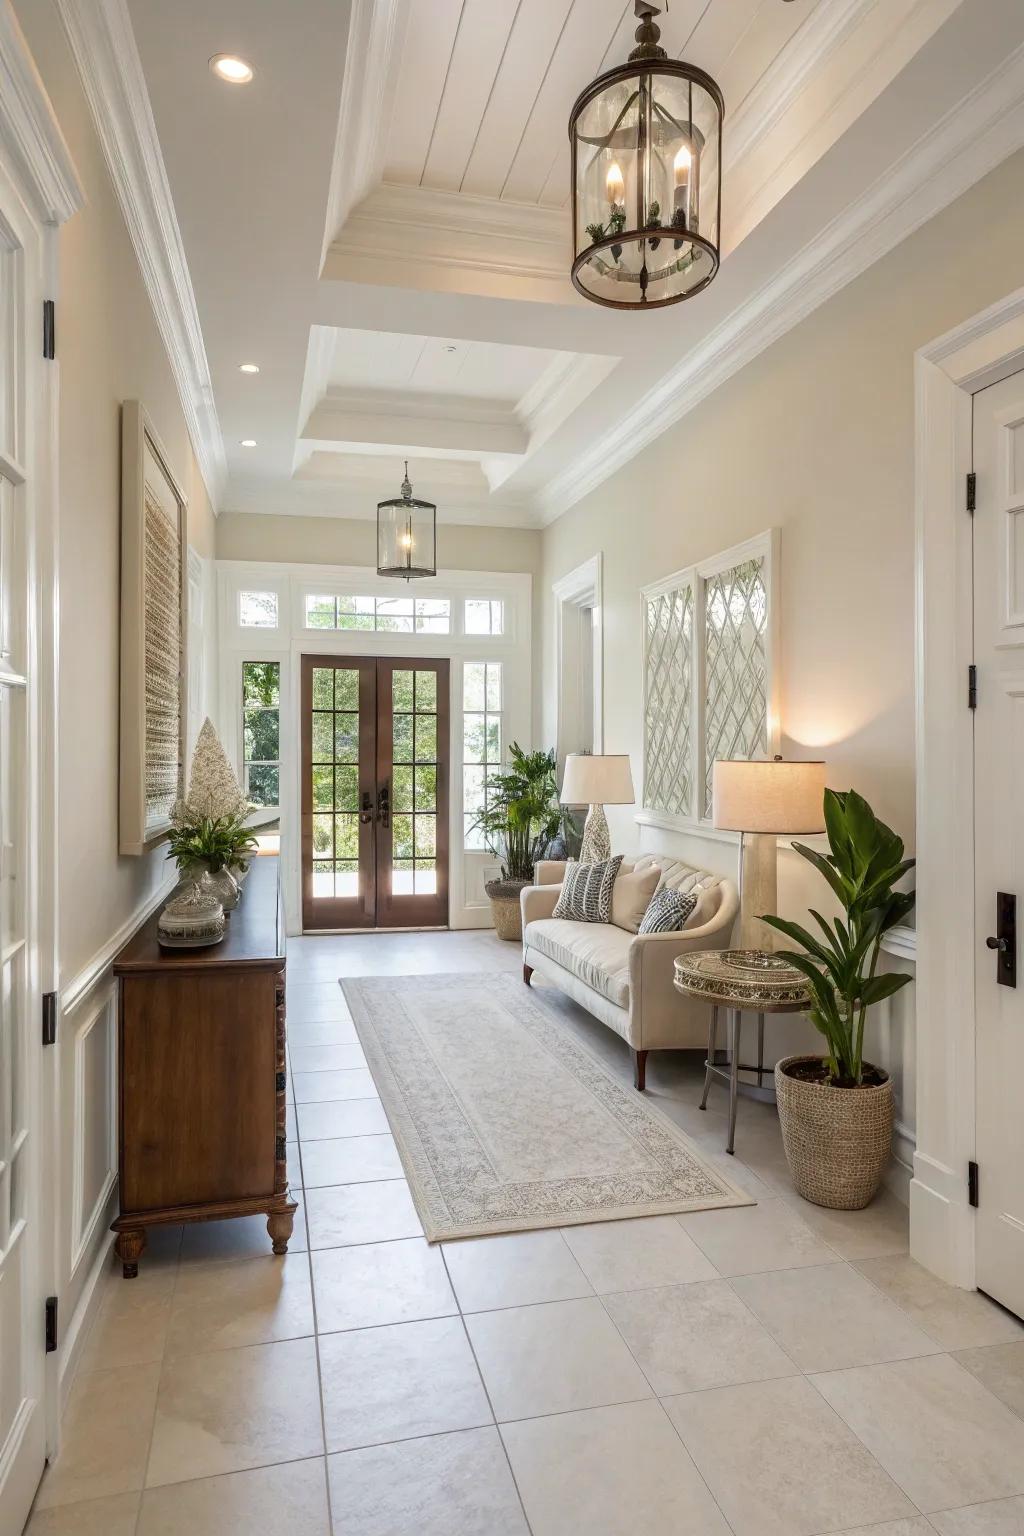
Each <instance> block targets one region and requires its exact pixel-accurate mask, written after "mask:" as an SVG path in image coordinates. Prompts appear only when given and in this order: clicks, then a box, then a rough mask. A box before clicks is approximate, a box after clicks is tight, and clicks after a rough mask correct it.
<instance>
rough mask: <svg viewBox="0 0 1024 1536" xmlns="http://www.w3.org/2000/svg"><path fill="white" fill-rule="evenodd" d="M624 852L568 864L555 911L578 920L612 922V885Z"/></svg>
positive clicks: (570, 919)
mask: <svg viewBox="0 0 1024 1536" xmlns="http://www.w3.org/2000/svg"><path fill="white" fill-rule="evenodd" d="M621 863H622V855H621V853H620V854H617V855H616V857H615V858H613V859H603V860H602V861H601V863H599V864H577V863H572V864H567V865H566V869H565V876H564V878H563V880H562V894H561V895H560V896H559V898H558V903H557V905H556V907H555V910H554V912H553V914H552V916H554V917H563V918H567V919H568V920H569V921H570V922H574V923H608V922H610V921H611V916H612V887H613V886H614V884H615V877H616V875H617V874H618V872H619V865H620V864H621Z"/></svg>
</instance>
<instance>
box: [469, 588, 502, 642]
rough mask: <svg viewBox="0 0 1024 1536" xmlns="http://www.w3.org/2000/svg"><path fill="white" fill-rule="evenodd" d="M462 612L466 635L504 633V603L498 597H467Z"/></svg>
mask: <svg viewBox="0 0 1024 1536" xmlns="http://www.w3.org/2000/svg"><path fill="white" fill-rule="evenodd" d="M462 612H463V626H464V628H465V631H466V634H467V635H503V634H504V633H505V604H504V602H503V601H502V600H501V598H500V597H467V598H466V600H465V602H464V604H463V610H462Z"/></svg>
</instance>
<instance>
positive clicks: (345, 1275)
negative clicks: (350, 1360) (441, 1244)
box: [312, 1238, 458, 1333]
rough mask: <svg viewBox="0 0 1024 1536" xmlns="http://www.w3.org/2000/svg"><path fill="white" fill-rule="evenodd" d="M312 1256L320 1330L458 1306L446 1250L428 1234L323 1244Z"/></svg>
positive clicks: (447, 1311)
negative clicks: (332, 1245) (432, 1244)
mask: <svg viewBox="0 0 1024 1536" xmlns="http://www.w3.org/2000/svg"><path fill="white" fill-rule="evenodd" d="M312 1260H313V1290H314V1293H315V1296H316V1325H317V1332H318V1333H336V1332H337V1331H338V1330H339V1329H342V1328H373V1327H377V1326H378V1325H380V1324H382V1323H408V1322H413V1321H415V1320H416V1319H418V1318H425V1317H446V1316H450V1315H451V1314H452V1313H454V1312H457V1311H458V1308H457V1306H456V1304H455V1297H454V1296H453V1294H452V1288H451V1286H450V1285H449V1284H448V1276H447V1274H446V1272H445V1267H444V1260H443V1259H442V1257H441V1253H440V1250H439V1249H437V1248H431V1247H429V1246H428V1245H427V1243H426V1242H425V1241H424V1239H423V1238H409V1239H403V1240H401V1241H400V1242H394V1243H367V1244H365V1245H364V1246H362V1247H355V1248H322V1249H318V1250H317V1251H316V1252H315V1253H314V1254H313V1255H312Z"/></svg>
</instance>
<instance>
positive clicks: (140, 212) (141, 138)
mask: <svg viewBox="0 0 1024 1536" xmlns="http://www.w3.org/2000/svg"><path fill="white" fill-rule="evenodd" d="M57 7H58V9H59V11H60V15H61V19H62V21H63V23H64V28H65V31H66V32H67V35H68V41H69V42H70V44H71V51H72V53H73V55H74V59H75V63H76V64H77V66H78V72H79V74H80V76H81V78H82V84H83V86H84V88H85V94H86V98H87V99H88V102H89V107H90V110H91V112H92V117H93V121H94V123H95V125H96V132H97V134H98V135H99V140H100V144H101V146H102V149H103V155H104V158H105V160H106V163H107V168H108V170H109V172H110V177H111V180H112V182H113V184H114V191H115V193H116V195H117V200H118V202H119V204H120V206H121V211H122V213H123V214H124V219H125V223H126V224H127V226H128V233H129V235H130V236H131V241H132V245H133V246H134V248H135V255H136V257H137V259H138V263H139V267H140V269H141V271H142V277H143V281H144V283H145V285H146V292H147V293H148V295H149V301H150V304H151V305H152V308H153V314H154V317H155V319H156V323H157V328H158V329H159V331H160V335H161V338H162V339H163V343H164V347H165V349H166V351H167V356H168V359H169V361H170V365H171V371H172V373H173V374H174V379H175V383H176V384H177V386H178V395H179V397H180V400H181V408H182V411H183V413H184V416H185V422H186V425H187V427H188V431H189V436H190V437H191V439H192V445H193V448H194V451H195V454H196V458H197V459H198V461H199V466H200V469H201V470H202V474H203V479H204V480H205V482H206V489H207V493H208V495H209V497H210V501H211V503H212V505H213V508H214V511H216V510H217V509H218V507H219V504H220V501H221V499H222V496H223V491H224V486H225V484H226V482H227V458H226V456H225V452H224V439H223V436H222V434H221V429H220V422H219V420H218V417H217V408H216V404H215V402H214V396H213V381H212V379H211V376H210V367H209V363H208V361H207V357H206V346H205V344H204V342H203V333H202V328H201V326H200V324H199V312H198V309H197V308H196V300H195V294H194V292H193V289H192V279H191V277H190V275H189V270H188V262H187V261H186V258H185V248H184V244H183V242H182V238H181V230H180V229H179V228H178V220H177V216H176V214H175V211H174V202H173V199H172V197H171V189H170V184H169V182H168V179H167V171H166V168H165V166H164V160H163V155H162V153H161V150H160V141H159V139H158V137H157V131H156V123H155V122H154V119H153V109H152V107H151V105H150V101H149V92H148V91H147V89H146V81H145V76H144V74H143V71H142V61H141V59H140V58H139V51H138V48H137V47H136V43H135V35H134V33H133V31H132V25H131V19H130V17H129V14H128V8H127V5H126V3H125V0H57Z"/></svg>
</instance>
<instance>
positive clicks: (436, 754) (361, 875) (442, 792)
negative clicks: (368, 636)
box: [302, 656, 449, 930]
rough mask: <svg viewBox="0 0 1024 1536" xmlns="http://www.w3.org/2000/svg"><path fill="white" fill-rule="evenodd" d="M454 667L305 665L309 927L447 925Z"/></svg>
mask: <svg viewBox="0 0 1024 1536" xmlns="http://www.w3.org/2000/svg"><path fill="white" fill-rule="evenodd" d="M448 726H449V709H448V662H447V661H421V660H419V659H418V658H417V659H416V660H411V661H406V660H392V659H390V658H387V659H385V658H371V657H365V658H363V657H359V658H356V657H348V656H344V657H343V656H304V657H303V658H302V926H303V928H305V929H310V930H316V929H345V928H420V927H422V928H440V927H444V926H445V924H446V923H447V922H448V761H449V729H448Z"/></svg>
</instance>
